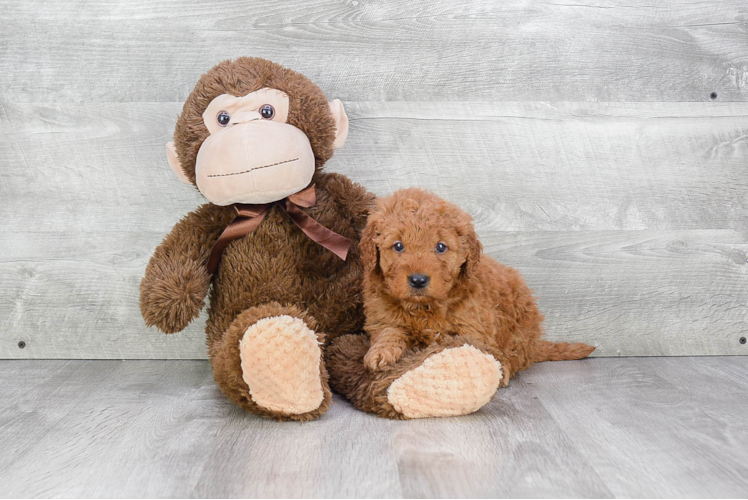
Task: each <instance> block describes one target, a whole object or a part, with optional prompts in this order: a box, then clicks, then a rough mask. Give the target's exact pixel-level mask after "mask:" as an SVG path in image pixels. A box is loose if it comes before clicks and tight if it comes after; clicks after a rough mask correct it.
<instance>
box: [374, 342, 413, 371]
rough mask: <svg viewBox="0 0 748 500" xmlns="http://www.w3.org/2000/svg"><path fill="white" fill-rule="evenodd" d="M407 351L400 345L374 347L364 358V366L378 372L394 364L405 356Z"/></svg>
mask: <svg viewBox="0 0 748 500" xmlns="http://www.w3.org/2000/svg"><path fill="white" fill-rule="evenodd" d="M403 352H405V349H404V348H403V347H401V346H399V345H393V344H388V345H386V346H381V347H380V346H376V345H374V346H372V347H371V348H370V349H369V352H367V353H366V356H364V365H365V366H366V368H368V369H369V370H371V371H373V372H378V371H381V370H383V369H384V368H386V367H387V366H389V365H391V364H394V363H395V362H396V361H397V360H399V359H400V358H401V357H402V356H403Z"/></svg>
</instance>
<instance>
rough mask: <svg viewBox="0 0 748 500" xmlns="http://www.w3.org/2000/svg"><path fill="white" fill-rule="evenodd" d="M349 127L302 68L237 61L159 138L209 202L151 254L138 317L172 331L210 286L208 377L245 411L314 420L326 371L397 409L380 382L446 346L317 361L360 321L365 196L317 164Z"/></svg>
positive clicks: (354, 350)
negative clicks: (392, 358)
mask: <svg viewBox="0 0 748 500" xmlns="http://www.w3.org/2000/svg"><path fill="white" fill-rule="evenodd" d="M347 134H348V119H347V117H346V114H345V111H344V110H343V105H342V104H341V103H340V101H338V100H334V101H332V102H328V101H327V99H326V98H325V96H324V94H323V92H322V91H321V90H320V89H319V87H317V86H316V85H315V84H313V83H312V82H311V81H309V80H308V79H307V78H305V77H304V76H302V75H301V74H299V73H296V72H294V71H291V70H288V69H286V68H283V67H282V66H279V65H277V64H275V63H272V62H270V61H267V60H264V59H259V58H246V57H245V58H239V59H236V60H234V61H224V62H222V63H220V64H218V65H217V66H215V67H214V68H212V69H211V70H210V71H208V72H207V73H206V74H204V75H203V76H202V77H201V78H200V80H199V81H198V83H197V85H196V86H195V89H194V90H193V91H192V93H191V94H190V95H189V97H188V98H187V101H186V102H185V104H184V107H183V110H182V113H181V115H180V116H179V118H178V120H177V124H176V129H175V132H174V142H172V143H169V144H168V145H167V157H168V160H169V163H170V165H171V167H172V168H173V170H174V171H175V173H176V174H177V175H178V176H179V178H180V179H181V180H182V181H183V182H186V183H189V184H193V185H194V186H196V187H197V189H198V190H199V191H200V193H202V195H203V196H205V198H206V199H207V200H208V202H209V203H206V204H204V205H202V206H200V207H199V208H198V209H197V210H195V211H194V212H191V213H189V214H188V215H186V216H185V217H184V218H182V220H180V221H179V222H178V223H177V224H176V225H175V226H174V228H173V229H172V231H171V232H170V233H169V234H168V235H167V236H166V238H165V239H164V241H163V242H162V243H161V244H160V245H159V247H158V248H157V249H156V251H155V253H154V255H153V257H152V258H151V260H150V262H149V263H148V266H147V268H146V272H145V276H144V278H143V280H142V282H141V287H140V307H141V312H142V315H143V318H144V320H145V323H146V324H147V325H149V326H156V327H158V329H160V330H161V331H163V332H165V333H174V332H178V331H181V330H183V329H184V328H185V327H186V326H187V325H188V324H189V323H190V322H191V321H192V320H194V319H195V318H196V317H197V316H198V314H199V312H200V310H201V309H202V307H203V306H204V303H205V297H206V296H207V295H208V293H209V292H210V300H209V308H208V321H207V326H206V334H207V344H208V355H209V358H210V362H211V364H212V367H213V373H214V377H215V380H216V383H217V384H218V386H219V388H220V389H221V391H222V392H223V393H224V394H225V395H226V396H227V397H228V398H229V399H230V400H231V401H233V402H234V403H236V404H237V405H239V406H240V407H242V408H244V409H245V410H247V411H248V412H250V413H254V414H259V415H263V416H266V417H271V418H275V419H279V420H311V419H314V418H317V417H319V416H320V415H322V414H323V413H324V412H325V411H326V410H327V409H328V407H329V404H330V383H329V382H328V369H330V371H331V373H332V376H333V377H337V378H338V379H339V380H336V379H333V380H331V381H330V382H331V383H332V385H333V387H335V388H339V390H341V391H344V392H345V393H346V395H347V396H349V397H350V396H351V395H352V394H354V393H362V394H363V393H365V394H366V395H367V398H368V399H370V400H371V401H372V402H371V404H367V408H366V409H370V410H373V411H378V410H381V411H378V413H380V414H382V415H386V416H391V417H394V418H402V417H403V415H401V414H400V413H399V412H398V411H396V410H393V409H392V407H391V405H390V404H389V403H388V402H387V389H388V387H389V385H390V384H391V383H392V382H393V381H394V380H396V379H398V378H399V377H400V376H401V375H403V374H404V373H406V372H408V371H409V370H411V369H415V368H417V367H419V366H420V365H421V363H422V362H423V361H424V360H425V359H426V358H428V357H429V356H430V355H431V354H434V353H436V352H438V351H440V350H442V349H443V348H445V347H446V346H433V347H432V348H430V349H427V350H424V351H422V352H419V353H413V354H412V355H408V356H405V357H403V359H402V360H400V361H399V362H398V363H396V364H395V365H393V366H392V367H391V368H390V369H388V370H386V371H383V372H379V373H377V374H373V373H371V372H369V371H368V370H367V369H366V368H365V367H364V364H363V362H362V358H363V354H365V348H364V347H363V346H364V345H365V343H364V344H362V343H360V342H353V341H347V342H341V343H339V344H338V345H337V346H336V348H335V350H334V353H332V354H331V355H328V357H327V366H326V363H325V359H326V358H325V355H324V352H323V350H324V349H325V346H326V345H328V344H329V343H330V342H331V341H332V340H333V339H334V338H336V337H339V336H341V335H344V334H360V333H362V328H363V324H364V317H363V314H364V313H363V306H362V276H363V268H362V264H361V258H360V252H359V248H358V241H359V239H360V235H361V231H362V230H363V228H364V226H365V224H366V218H367V216H368V213H369V210H370V209H371V208H372V206H373V203H374V196H373V195H372V194H370V193H368V192H367V191H366V190H365V189H364V188H363V187H361V186H360V185H358V184H355V183H353V182H352V181H351V180H350V179H348V178H347V177H345V176H343V175H340V174H335V173H326V172H324V171H323V170H322V167H323V165H324V164H325V162H326V161H327V160H328V159H329V158H330V157H331V156H332V154H333V150H334V149H335V148H337V147H340V146H342V145H343V143H344V142H345V139H346V136H347ZM211 285H212V286H211ZM353 338H354V339H356V338H360V339H361V340H364V339H365V337H361V336H356V337H353ZM362 349H364V352H363V353H362V352H361V351H362ZM468 371H469V370H468ZM464 376H465V377H471V376H473V377H474V374H473V375H471V374H470V373H465V374H464ZM413 390H417V388H415V389H413ZM406 392H407V391H406ZM406 396H407V394H406ZM415 396H417V394H414V397H415ZM434 404H435V405H437V406H438V405H439V401H435V402H434Z"/></svg>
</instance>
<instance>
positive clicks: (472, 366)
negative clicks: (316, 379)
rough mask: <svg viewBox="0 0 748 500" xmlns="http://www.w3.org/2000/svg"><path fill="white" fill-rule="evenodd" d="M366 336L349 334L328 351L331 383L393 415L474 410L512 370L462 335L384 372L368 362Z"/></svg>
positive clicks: (365, 406)
mask: <svg viewBox="0 0 748 500" xmlns="http://www.w3.org/2000/svg"><path fill="white" fill-rule="evenodd" d="M368 349H369V339H368V337H367V336H366V335H344V336H342V337H339V338H337V339H335V340H334V341H333V342H332V343H331V345H330V346H328V348H327V350H326V354H325V357H326V360H327V367H328V369H329V371H330V385H331V386H332V388H333V390H335V391H336V392H339V393H341V394H342V395H344V396H345V397H346V398H348V400H349V401H351V402H352V403H353V405H354V406H355V407H356V408H358V409H359V410H363V411H367V412H371V413H376V414H377V415H379V416H380V417H387V418H393V419H409V418H426V417H449V416H457V415H467V414H469V413H473V412H475V411H477V410H479V409H480V408H481V407H483V406H484V405H485V404H486V403H488V402H489V401H490V400H491V398H492V397H493V395H494V394H495V393H496V390H497V389H498V388H499V385H500V384H502V383H503V384H504V385H506V380H507V379H508V373H506V371H505V370H502V365H501V363H500V362H499V361H498V360H497V359H496V358H495V357H493V356H492V355H491V354H488V351H487V350H486V348H485V347H484V346H481V345H478V344H477V343H476V342H473V341H469V340H467V339H465V338H461V337H451V338H447V339H444V341H443V342H442V343H441V344H433V345H431V346H429V347H427V348H425V349H422V350H420V351H406V353H405V355H403V357H402V358H401V359H400V360H399V361H398V362H396V363H395V364H393V365H392V366H389V367H387V368H385V369H384V370H382V371H379V372H372V371H369V370H368V369H367V368H366V367H365V366H364V361H363V360H364V356H365V355H366V352H367V351H368Z"/></svg>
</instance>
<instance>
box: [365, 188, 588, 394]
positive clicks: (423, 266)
mask: <svg viewBox="0 0 748 500" xmlns="http://www.w3.org/2000/svg"><path fill="white" fill-rule="evenodd" d="M396 242H401V243H402V244H403V246H404V249H403V250H402V251H396V250H395V249H394V248H393V245H394V244H395V243H396ZM439 243H442V244H446V247H447V250H446V251H444V252H443V253H439V252H437V251H436V247H437V244H439ZM361 249H362V258H363V261H364V266H365V281H364V300H365V311H366V327H365V329H366V331H367V333H368V334H369V335H370V337H371V347H370V349H369V352H368V353H367V354H366V356H365V358H364V363H365V364H366V366H367V367H368V368H369V369H370V370H373V371H377V370H380V369H381V368H383V367H386V366H388V365H391V364H392V363H394V362H395V361H397V360H399V359H400V358H401V357H402V355H403V354H404V353H405V351H406V350H414V349H420V348H424V347H428V346H430V345H432V344H433V343H435V342H436V343H440V342H442V341H443V340H444V339H445V338H449V337H452V336H461V337H464V338H467V339H469V340H470V341H471V342H480V343H481V344H483V345H485V346H486V349H487V351H488V352H489V353H491V354H492V355H493V356H494V357H495V358H496V359H498V360H499V361H500V362H501V364H502V369H503V370H504V384H505V383H506V381H507V380H508V379H509V378H510V377H511V376H512V375H514V374H515V373H516V372H517V371H519V370H524V369H525V368H527V367H528V366H530V365H531V364H532V363H533V362H536V361H545V360H549V359H579V358H583V357H585V356H587V355H588V354H590V353H591V352H592V351H593V350H594V348H593V347H590V346H588V345H586V344H581V343H578V344H553V343H551V342H547V341H544V340H541V339H540V337H541V335H542V334H543V331H542V329H541V322H542V321H543V316H542V315H541V314H540V312H539V311H538V308H537V306H536V304H535V299H534V298H533V296H532V291H531V290H530V289H529V288H528V287H527V285H526V284H525V282H524V280H523V279H522V277H521V275H520V274H519V272H517V271H516V270H515V269H512V268H510V267H507V266H504V265H502V264H499V263H498V262H496V261H495V260H493V259H491V258H490V257H487V256H485V255H484V256H482V255H481V253H482V252H481V251H482V247H481V244H480V242H479V241H478V238H477V236H476V234H475V231H474V229H473V225H472V223H471V218H470V216H469V215H468V214H467V213H465V212H464V211H462V210H461V209H460V208H458V207H457V206H456V205H453V204H452V203H448V202H447V201H445V200H442V199H440V198H438V197H437V196H435V195H433V194H431V193H429V192H427V191H424V190H420V189H406V190H403V191H399V192H397V193H395V194H394V195H393V196H391V197H389V198H387V199H384V200H381V202H380V204H379V209H378V210H377V211H376V212H375V213H373V214H372V215H371V216H370V218H369V222H368V225H367V227H366V230H365V231H364V235H363V237H362V241H361ZM414 274H422V275H426V276H428V277H429V282H428V285H427V286H426V287H425V288H422V289H416V288H413V287H412V286H410V285H409V283H408V277H409V276H411V275H414Z"/></svg>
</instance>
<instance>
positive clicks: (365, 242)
mask: <svg viewBox="0 0 748 500" xmlns="http://www.w3.org/2000/svg"><path fill="white" fill-rule="evenodd" d="M381 219H382V216H381V215H380V214H378V213H374V214H371V215H370V216H369V219H368V220H367V221H366V227H365V228H364V231H363V233H361V242H360V243H359V248H360V249H361V262H362V263H363V264H364V274H365V275H366V276H373V275H376V274H378V273H379V272H380V269H379V248H378V247H377V244H376V242H375V241H374V239H375V238H376V237H377V236H378V234H379V232H380V230H379V227H380V224H381Z"/></svg>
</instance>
